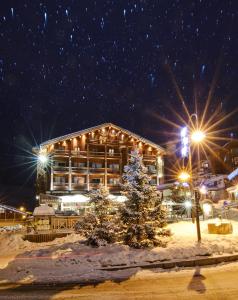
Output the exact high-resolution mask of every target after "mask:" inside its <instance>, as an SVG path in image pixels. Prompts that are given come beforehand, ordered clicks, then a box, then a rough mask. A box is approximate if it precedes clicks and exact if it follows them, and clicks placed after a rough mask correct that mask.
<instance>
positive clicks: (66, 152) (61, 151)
mask: <svg viewBox="0 0 238 300" xmlns="http://www.w3.org/2000/svg"><path fill="white" fill-rule="evenodd" d="M69 153H70V151H69V150H65V149H55V150H54V151H53V152H52V155H54V156H69Z"/></svg>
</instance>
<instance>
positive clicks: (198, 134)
mask: <svg viewBox="0 0 238 300" xmlns="http://www.w3.org/2000/svg"><path fill="white" fill-rule="evenodd" d="M205 136H206V135H205V133H204V132H203V131H201V130H195V131H194V132H192V134H191V140H192V142H194V143H201V142H202V141H203V140H204V138H205Z"/></svg>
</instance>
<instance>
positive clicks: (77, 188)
mask: <svg viewBox="0 0 238 300" xmlns="http://www.w3.org/2000/svg"><path fill="white" fill-rule="evenodd" d="M71 188H72V191H84V190H86V189H87V184H86V183H72V184H71Z"/></svg>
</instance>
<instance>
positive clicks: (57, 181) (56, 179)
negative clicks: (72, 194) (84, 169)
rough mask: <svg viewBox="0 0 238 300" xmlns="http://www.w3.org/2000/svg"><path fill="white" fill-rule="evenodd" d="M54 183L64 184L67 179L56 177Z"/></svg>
mask: <svg viewBox="0 0 238 300" xmlns="http://www.w3.org/2000/svg"><path fill="white" fill-rule="evenodd" d="M54 182H55V183H56V184H64V183H65V182H66V180H65V177H61V176H58V177H55V180H54Z"/></svg>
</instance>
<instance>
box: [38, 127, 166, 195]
mask: <svg viewBox="0 0 238 300" xmlns="http://www.w3.org/2000/svg"><path fill="white" fill-rule="evenodd" d="M135 148H138V149H139V151H140V152H141V154H142V155H143V161H144V164H145V166H147V167H148V173H149V174H150V175H151V184H153V185H157V184H158V183H161V182H163V155H164V154H165V151H164V149H163V148H162V147H160V146H158V145H156V144H155V143H153V142H151V141H149V140H147V139H144V138H142V137H140V136H138V135H136V134H134V133H132V132H130V131H128V130H125V129H123V128H121V127H119V126H116V125H113V124H111V123H106V124H102V125H100V126H95V127H93V128H89V129H86V130H82V131H79V132H76V133H73V134H69V135H66V136H62V137H59V138H56V139H52V140H49V141H47V142H45V143H43V144H41V145H40V147H39V148H38V149H34V152H35V153H36V154H37V155H46V156H47V158H48V159H47V164H46V165H44V164H42V163H41V162H38V174H37V178H38V180H40V179H41V180H43V182H44V184H43V185H40V184H39V183H38V186H40V187H41V188H40V191H39V192H38V194H39V193H43V194H47V193H48V194H51V195H65V194H71V193H72V194H75V193H85V192H87V191H89V190H91V189H96V188H98V187H99V185H100V184H102V185H105V186H106V187H107V188H108V189H109V191H110V193H112V194H117V193H119V192H120V185H119V184H120V182H121V177H122V173H123V169H124V166H125V165H126V164H127V163H128V159H129V157H130V153H131V151H132V150H133V149H135ZM42 178H43V179H42Z"/></svg>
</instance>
